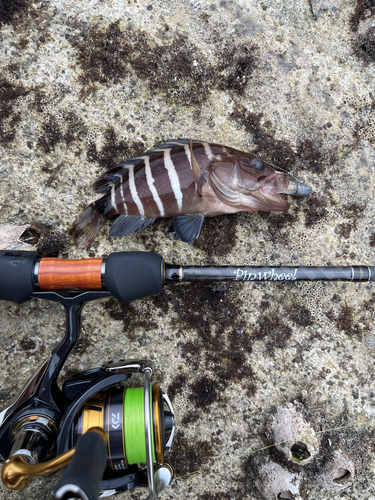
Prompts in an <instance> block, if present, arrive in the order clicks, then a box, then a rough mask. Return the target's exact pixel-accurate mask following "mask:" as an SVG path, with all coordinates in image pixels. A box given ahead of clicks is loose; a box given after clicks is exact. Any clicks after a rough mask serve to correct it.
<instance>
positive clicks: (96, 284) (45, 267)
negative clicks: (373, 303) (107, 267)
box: [38, 257, 103, 290]
mask: <svg viewBox="0 0 375 500" xmlns="http://www.w3.org/2000/svg"><path fill="white" fill-rule="evenodd" d="M102 262H103V259H100V258H96V259H82V260H68V259H54V258H49V257H46V258H44V259H42V260H41V261H40V263H39V270H38V281H39V287H40V289H41V290H69V289H72V288H80V289H83V290H102V280H101V270H102Z"/></svg>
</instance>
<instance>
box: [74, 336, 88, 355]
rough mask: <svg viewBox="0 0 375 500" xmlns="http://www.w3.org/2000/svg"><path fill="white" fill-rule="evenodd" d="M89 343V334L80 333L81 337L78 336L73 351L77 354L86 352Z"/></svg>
mask: <svg viewBox="0 0 375 500" xmlns="http://www.w3.org/2000/svg"><path fill="white" fill-rule="evenodd" d="M90 345H91V342H90V337H89V335H81V337H80V338H79V340H78V342H77V344H76V347H75V352H76V353H78V354H84V353H86V352H87V350H88V349H89V347H90Z"/></svg>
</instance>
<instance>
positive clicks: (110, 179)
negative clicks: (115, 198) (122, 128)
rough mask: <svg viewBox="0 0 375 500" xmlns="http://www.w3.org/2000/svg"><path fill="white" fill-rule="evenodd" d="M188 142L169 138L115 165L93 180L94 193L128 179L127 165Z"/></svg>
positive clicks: (182, 146) (132, 164)
mask: <svg viewBox="0 0 375 500" xmlns="http://www.w3.org/2000/svg"><path fill="white" fill-rule="evenodd" d="M194 142H195V141H194ZM189 143H190V139H170V140H168V141H166V142H164V143H162V144H158V145H156V146H154V147H153V148H152V149H150V150H148V151H146V152H145V153H143V154H142V155H139V156H135V157H134V158H129V159H128V160H125V161H123V162H121V163H119V164H118V165H115V166H114V167H112V168H110V169H109V170H107V172H105V173H104V174H102V175H101V176H100V177H99V178H98V179H97V180H96V181H95V183H94V185H93V188H94V191H95V192H96V193H105V192H106V191H109V190H110V189H111V187H112V185H113V184H116V183H117V182H119V181H121V180H122V182H126V181H127V180H128V171H129V167H132V168H134V167H136V166H137V165H139V164H140V163H141V162H143V161H144V159H145V158H147V157H148V158H151V157H152V156H154V155H157V154H162V151H163V150H165V149H174V148H178V147H181V148H184V147H185V145H186V144H189ZM124 176H125V177H124Z"/></svg>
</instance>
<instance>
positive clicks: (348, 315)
mask: <svg viewBox="0 0 375 500" xmlns="http://www.w3.org/2000/svg"><path fill="white" fill-rule="evenodd" d="M326 315H327V317H328V319H330V320H331V321H333V322H335V324H336V327H337V329H338V330H339V331H340V332H344V333H345V334H346V335H348V337H358V336H359V335H361V333H362V332H361V330H360V328H359V325H358V324H357V323H356V322H355V317H354V308H352V307H349V306H348V305H347V304H346V303H345V304H344V305H340V310H339V313H338V315H337V314H335V313H334V311H333V310H332V309H331V310H330V311H329V312H328V313H326Z"/></svg>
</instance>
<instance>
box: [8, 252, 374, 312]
mask: <svg viewBox="0 0 375 500" xmlns="http://www.w3.org/2000/svg"><path fill="white" fill-rule="evenodd" d="M0 276H1V279H0V300H11V301H13V302H18V303H22V302H25V301H27V300H28V299H29V298H30V297H35V298H37V297H38V293H40V292H41V291H48V290H55V291H56V290H77V289H78V290H90V291H106V292H108V294H107V296H111V295H113V296H114V297H116V298H117V299H118V300H121V301H123V302H131V301H132V300H135V299H139V298H141V297H146V296H149V295H154V294H157V293H160V292H161V290H162V288H163V286H165V285H168V284H170V283H175V282H185V281H186V282H193V281H207V282H209V281H233V282H242V281H265V282H266V281H273V282H276V281H355V282H358V281H374V280H375V266H331V267H329V266H181V265H175V264H167V263H165V262H164V261H163V259H162V257H161V256H160V255H158V254H155V253H152V252H116V253H112V254H110V255H109V256H108V257H104V258H102V257H96V258H89V259H78V260H70V259H58V258H52V257H44V258H41V256H40V255H39V254H38V253H37V252H26V251H8V250H2V251H0ZM39 297H40V295H39Z"/></svg>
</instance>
